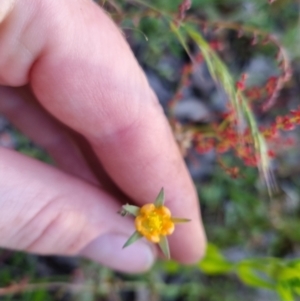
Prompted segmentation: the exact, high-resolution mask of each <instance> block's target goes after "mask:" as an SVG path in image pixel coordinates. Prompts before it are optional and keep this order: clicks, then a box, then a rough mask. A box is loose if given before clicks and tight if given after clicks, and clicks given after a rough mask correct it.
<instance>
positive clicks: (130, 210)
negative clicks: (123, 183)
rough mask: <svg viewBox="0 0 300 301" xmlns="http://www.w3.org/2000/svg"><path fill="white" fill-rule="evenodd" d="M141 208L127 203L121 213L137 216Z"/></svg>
mask: <svg viewBox="0 0 300 301" xmlns="http://www.w3.org/2000/svg"><path fill="white" fill-rule="evenodd" d="M139 210H140V207H137V206H133V205H129V204H126V205H123V206H122V210H121V212H120V214H121V215H126V214H131V215H134V216H137V215H138V213H139Z"/></svg>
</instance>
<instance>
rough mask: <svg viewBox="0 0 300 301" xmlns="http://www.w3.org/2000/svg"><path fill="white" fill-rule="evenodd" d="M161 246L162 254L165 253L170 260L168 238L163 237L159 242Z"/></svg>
mask: <svg viewBox="0 0 300 301" xmlns="http://www.w3.org/2000/svg"><path fill="white" fill-rule="evenodd" d="M158 244H159V246H160V249H161V250H162V252H163V253H164V255H165V256H166V257H167V258H168V259H170V258H171V257H170V248H169V243H168V239H167V237H166V236H161V238H160V241H159V243H158Z"/></svg>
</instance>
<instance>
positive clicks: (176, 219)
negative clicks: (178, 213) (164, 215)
mask: <svg viewBox="0 0 300 301" xmlns="http://www.w3.org/2000/svg"><path fill="white" fill-rule="evenodd" d="M171 220H172V222H173V223H175V224H179V223H187V222H190V221H191V219H189V218H180V217H172V218H171Z"/></svg>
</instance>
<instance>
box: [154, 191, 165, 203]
mask: <svg viewBox="0 0 300 301" xmlns="http://www.w3.org/2000/svg"><path fill="white" fill-rule="evenodd" d="M164 202H165V193H164V188H162V189H161V190H160V192H159V194H158V196H157V198H156V200H155V202H154V205H155V207H160V206H163V205H164Z"/></svg>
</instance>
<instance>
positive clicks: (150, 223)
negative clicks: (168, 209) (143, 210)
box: [142, 212, 163, 232]
mask: <svg viewBox="0 0 300 301" xmlns="http://www.w3.org/2000/svg"><path fill="white" fill-rule="evenodd" d="M142 224H143V227H145V228H146V229H147V230H148V231H149V232H153V231H155V232H160V231H161V229H162V225H163V219H162V216H161V215H159V214H157V213H156V212H152V213H150V214H149V215H148V216H147V218H145V219H144V220H143V223H142Z"/></svg>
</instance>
